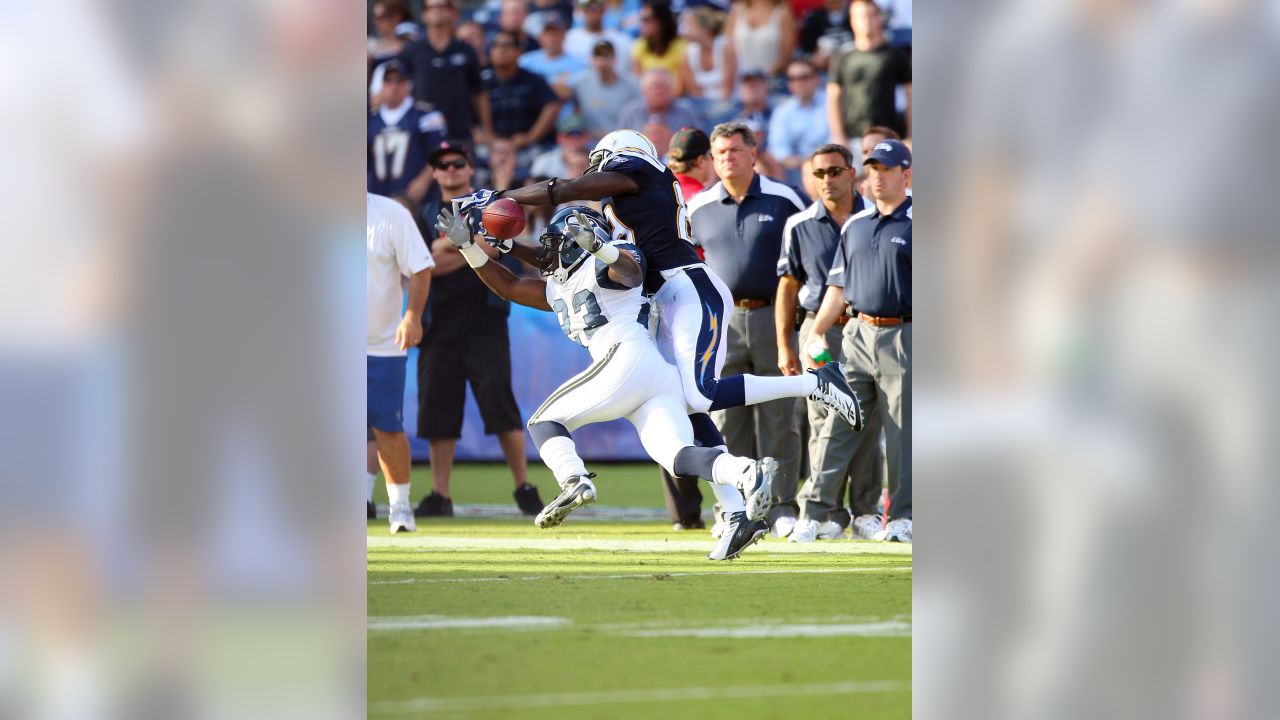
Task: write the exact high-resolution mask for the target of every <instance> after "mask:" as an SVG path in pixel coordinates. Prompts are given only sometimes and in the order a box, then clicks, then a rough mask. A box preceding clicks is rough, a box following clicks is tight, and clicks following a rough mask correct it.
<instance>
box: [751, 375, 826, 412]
mask: <svg viewBox="0 0 1280 720" xmlns="http://www.w3.org/2000/svg"><path fill="white" fill-rule="evenodd" d="M742 378H743V381H744V385H743V387H744V389H745V391H746V392H745V393H744V394H745V396H746V404H747V405H755V404H756V403H762V402H768V401H770V400H780V399H782V398H789V397H795V398H799V397H809V396H810V395H812V394H813V391H814V390H817V389H818V378H817V376H815V375H814V374H813V373H800V374H799V375H787V376H784V377H762V376H760V375H743V376H742Z"/></svg>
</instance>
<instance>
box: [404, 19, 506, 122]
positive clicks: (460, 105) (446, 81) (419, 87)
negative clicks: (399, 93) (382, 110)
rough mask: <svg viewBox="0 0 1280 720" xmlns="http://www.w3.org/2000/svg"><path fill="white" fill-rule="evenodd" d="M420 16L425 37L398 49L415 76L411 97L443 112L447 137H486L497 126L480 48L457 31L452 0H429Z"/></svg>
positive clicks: (411, 77)
mask: <svg viewBox="0 0 1280 720" xmlns="http://www.w3.org/2000/svg"><path fill="white" fill-rule="evenodd" d="M422 21H423V24H424V25H426V26H427V34H426V37H424V38H422V39H421V40H415V41H414V42H412V43H410V44H409V45H407V46H405V48H404V50H402V51H400V61H401V62H402V63H404V66H405V67H406V68H407V69H408V71H409V77H410V79H411V80H413V97H414V99H415V100H421V101H424V102H428V103H431V105H432V107H434V108H436V109H437V110H439V111H440V112H441V113H443V114H444V120H445V125H446V126H447V128H448V130H447V132H448V137H451V138H462V139H471V138H472V136H473V134H472V130H473V129H474V130H477V131H478V132H477V133H476V134H475V138H476V140H477V141H478V142H488V140H489V137H490V135H491V134H492V132H493V123H492V120H491V118H490V114H489V98H488V97H487V96H486V95H485V94H484V87H483V85H481V83H480V61H479V59H478V58H476V51H475V50H474V49H473V48H472V47H471V46H470V45H468V44H466V43H465V42H463V41H461V40H459V39H458V38H457V37H455V35H454V33H455V32H456V25H457V22H458V13H457V10H456V8H455V7H454V2H453V0H426V2H425V3H424V4H423V9H422Z"/></svg>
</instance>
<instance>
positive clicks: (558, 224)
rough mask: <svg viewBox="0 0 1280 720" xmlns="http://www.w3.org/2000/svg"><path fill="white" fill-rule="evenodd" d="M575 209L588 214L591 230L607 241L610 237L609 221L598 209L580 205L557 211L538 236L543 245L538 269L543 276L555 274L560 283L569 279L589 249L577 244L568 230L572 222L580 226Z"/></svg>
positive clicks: (539, 255)
mask: <svg viewBox="0 0 1280 720" xmlns="http://www.w3.org/2000/svg"><path fill="white" fill-rule="evenodd" d="M574 210H577V211H578V212H580V213H582V214H583V215H585V216H586V217H587V220H588V222H590V223H591V224H592V228H591V229H592V231H594V232H595V233H596V234H597V235H599V236H601V237H602V239H604V240H605V241H606V242H608V240H609V232H608V230H606V229H605V228H607V227H608V221H607V220H605V219H604V216H603V215H601V214H600V213H598V212H596V211H595V210H592V209H591V208H589V207H584V206H581V205H577V206H569V207H564V208H561V209H560V210H558V211H556V214H555V215H552V216H551V222H549V223H547V229H546V230H543V231H542V235H541V236H539V237H538V242H540V243H541V247H539V248H538V256H537V261H538V269H539V270H541V271H542V274H543V275H545V276H550V277H553V278H555V279H556V280H558V281H560V282H564V281H565V280H567V279H568V278H569V276H570V275H572V274H573V271H574V270H577V269H578V267H579V266H581V265H582V263H583V262H584V261H586V259H587V251H586V250H583V249H582V248H581V247H580V246H579V245H578V243H577V242H576V241H575V240H574V239H573V234H572V233H570V232H569V224H570V223H572V224H574V225H577V223H578V221H577V220H576V219H575V218H574V217H573V212H574Z"/></svg>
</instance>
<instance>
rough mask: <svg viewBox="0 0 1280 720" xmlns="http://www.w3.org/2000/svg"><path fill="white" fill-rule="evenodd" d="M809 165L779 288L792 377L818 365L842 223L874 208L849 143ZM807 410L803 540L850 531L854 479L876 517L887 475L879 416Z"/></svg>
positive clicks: (786, 365)
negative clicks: (833, 415) (817, 330)
mask: <svg viewBox="0 0 1280 720" xmlns="http://www.w3.org/2000/svg"><path fill="white" fill-rule="evenodd" d="M793 67H794V65H793ZM808 164H809V165H810V166H811V167H812V170H811V171H810V172H811V174H812V176H813V178H814V181H815V183H814V185H815V187H816V188H817V195H818V199H817V200H816V201H814V203H813V204H812V205H810V206H809V207H807V208H805V209H804V211H803V212H800V213H797V214H795V215H792V216H791V218H790V219H789V220H788V221H787V224H786V227H784V228H783V231H782V255H781V256H780V257H779V258H778V293H777V296H776V298H775V300H774V305H775V307H776V308H777V314H776V316H775V320H776V323H777V330H778V335H777V344H778V368H779V369H780V370H782V372H783V374H784V375H798V374H800V373H801V372H802V371H803V369H804V368H808V367H813V366H814V362H813V360H812V358H810V357H808V353H806V352H805V348H806V347H808V345H809V343H810V340H811V338H810V336H811V335H812V328H813V323H814V318H815V315H816V313H817V311H818V307H819V306H820V305H821V303H822V294H823V292H824V291H825V290H826V285H827V273H828V272H829V271H830V270H831V261H832V259H833V258H834V257H835V253H836V248H837V247H839V245H840V228H841V227H843V226H844V223H845V222H846V221H847V220H848V219H849V218H851V217H853V216H854V215H856V214H857V213H859V212H862V211H863V210H865V209H866V208H867V207H869V204H868V203H867V201H866V200H865V199H863V197H862V196H861V195H859V194H857V193H856V192H855V191H854V189H853V183H854V178H855V170H854V168H853V153H852V152H850V151H849V149H848V148H846V147H845V146H843V145H835V144H830V145H822V146H820V147H818V148H817V149H816V150H814V151H813V153H812V156H811V157H810V161H809V163H808ZM797 320H799V321H800V335H799V343H798V346H799V353H797V352H796V347H797V343H796V340H797V338H796V333H795V329H796V322H797ZM848 321H849V317H848V316H847V315H844V316H841V317H840V318H838V319H837V321H836V324H835V325H834V326H833V327H832V328H831V330H830V331H828V332H827V345H828V346H829V347H830V348H831V355H832V359H833V360H836V361H842V357H841V355H840V351H839V348H840V333H841V331H842V330H843V329H844V325H845V324H846V323H847V322H848ZM807 410H808V421H809V422H808V427H809V431H810V432H809V439H808V452H809V465H810V473H809V477H808V479H807V480H806V481H805V483H804V485H803V486H802V487H801V488H800V492H799V493H798V494H797V496H796V499H797V501H798V502H799V504H800V519H799V521H797V523H796V527H795V530H793V531H792V533H791V539H792V540H794V541H795V542H811V541H813V540H817V539H823V540H832V539H836V538H838V537H843V536H844V532H845V530H846V529H847V528H848V527H849V525H850V524H851V517H850V514H849V513H848V512H846V511H845V510H844V507H843V505H844V497H843V496H844V489H845V487H846V485H848V486H849V487H850V489H851V493H850V494H851V495H852V504H853V507H854V514H855V516H856V517H861V516H862V515H874V513H875V508H876V500H877V499H878V498H879V495H880V485H881V477H882V469H881V468H882V465H883V460H882V459H881V457H880V425H879V422H880V420H879V418H878V417H877V418H876V420H875V422H876V423H877V424H876V425H875V427H874V428H869V429H868V430H867V431H866V432H863V433H861V434H859V433H855V432H854V431H853V428H852V427H851V426H850V425H849V424H848V423H845V422H839V423H828V421H827V416H828V414H829V412H828V410H827V409H826V407H825V406H822V405H819V404H817V403H814V402H810V403H808V408H807ZM837 454H839V455H840V456H841V457H844V458H846V461H845V463H844V464H842V465H839V466H838V467H836V466H833V465H832V464H831V463H827V464H826V465H824V461H825V460H826V459H827V458H828V457H829V456H835V455H837ZM824 468H825V470H824ZM820 470H821V472H819V471H820ZM866 522H868V521H867V520H866V519H862V520H860V521H859V525H858V529H859V531H862V530H863V525H864V524H865V523H866ZM875 529H878V528H870V530H868V531H867V534H864V535H863V537H868V538H869V537H870V532H871V531H874V530H875Z"/></svg>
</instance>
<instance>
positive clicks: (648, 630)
mask: <svg viewBox="0 0 1280 720" xmlns="http://www.w3.org/2000/svg"><path fill="white" fill-rule="evenodd" d="M850 620H851V619H850V618H806V619H797V620H794V621H789V622H780V621H779V620H778V619H777V618H744V619H728V618H723V619H718V620H717V621H716V624H714V625H706V624H692V623H688V622H644V623H605V624H576V623H573V621H572V620H570V619H569V618H564V617H553V616H541V615H499V616H493V617H450V616H447V615H415V616H409V617H372V618H369V621H368V623H369V624H368V628H369V632H401V631H405V630H503V631H510V630H559V629H563V628H566V627H568V626H569V625H573V626H574V628H575V629H578V630H592V631H595V632H600V633H606V634H610V635H621V636H624V637H691V638H730V639H764V638H800V637H911V622H910V619H909V618H908V619H903V618H902V616H899V617H895V618H893V619H890V620H882V619H879V618H862V619H859V620H860V621H858V622H851V621H850Z"/></svg>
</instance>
